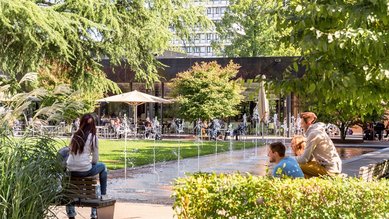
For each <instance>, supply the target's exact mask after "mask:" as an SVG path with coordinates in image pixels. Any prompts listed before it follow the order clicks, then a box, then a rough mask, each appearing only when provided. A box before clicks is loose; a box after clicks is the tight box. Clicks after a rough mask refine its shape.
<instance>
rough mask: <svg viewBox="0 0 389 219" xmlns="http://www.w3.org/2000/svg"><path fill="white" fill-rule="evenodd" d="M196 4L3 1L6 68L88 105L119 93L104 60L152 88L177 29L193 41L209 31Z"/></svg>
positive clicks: (183, 0)
mask: <svg viewBox="0 0 389 219" xmlns="http://www.w3.org/2000/svg"><path fill="white" fill-rule="evenodd" d="M188 3H189V0H178V1H168V0H162V1H154V0H149V1H143V0H134V1H127V0H114V1H112V0H20V1H10V0H0V10H1V12H2V13H1V14H0V44H1V45H2V49H1V50H0V63H1V66H0V70H1V71H2V72H3V73H5V74H6V75H7V76H8V77H9V78H10V81H15V82H16V81H18V80H19V79H20V78H22V77H23V75H24V74H26V73H28V72H37V73H38V74H39V76H40V77H39V83H38V84H35V88H36V87H41V86H44V87H46V88H49V89H56V88H55V87H57V86H62V85H63V84H68V85H70V88H71V89H72V90H74V91H75V92H80V93H81V95H79V97H80V98H81V100H83V102H84V104H85V107H86V108H87V109H89V110H92V109H94V105H95V100H96V99H98V98H101V97H102V96H103V95H104V94H105V93H107V92H109V91H111V92H116V93H117V92H119V88H118V86H117V85H116V84H115V83H114V82H112V81H110V80H108V79H107V78H106V75H105V73H104V72H103V71H102V66H101V64H100V61H101V60H102V59H103V58H109V59H110V62H111V64H113V65H116V64H120V63H122V62H124V63H125V64H126V65H128V66H129V67H130V68H131V69H132V70H133V71H134V72H135V76H136V79H138V80H139V81H144V82H146V83H147V84H148V85H152V84H153V83H154V82H155V81H157V80H158V79H159V78H158V77H159V76H158V74H157V69H158V68H159V67H161V64H160V63H159V62H158V61H157V60H156V59H155V55H156V54H161V53H162V52H163V51H164V50H166V49H167V48H169V42H170V39H171V38H172V35H173V33H172V32H171V28H174V29H175V31H176V32H177V34H178V35H180V36H187V33H188V29H191V27H194V26H195V25H200V26H206V25H207V24H208V20H207V19H206V17H205V16H204V15H203V14H202V12H203V11H202V10H198V9H197V8H196V7H192V6H188Z"/></svg>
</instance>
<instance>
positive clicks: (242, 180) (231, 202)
mask: <svg viewBox="0 0 389 219" xmlns="http://www.w3.org/2000/svg"><path fill="white" fill-rule="evenodd" d="M173 197H174V198H175V202H174V205H173V208H174V210H175V212H176V214H177V216H178V218H388V217H389V181H388V180H381V181H374V182H364V181H362V180H360V179H357V178H324V179H323V178H312V179H278V178H269V177H257V176H252V175H241V174H238V173H236V174H231V175H226V174H220V175H217V174H205V173H199V174H194V175H192V176H189V177H187V178H181V179H178V180H177V181H176V184H175V186H174V192H173Z"/></svg>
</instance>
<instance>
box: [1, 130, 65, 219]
mask: <svg viewBox="0 0 389 219" xmlns="http://www.w3.org/2000/svg"><path fill="white" fill-rule="evenodd" d="M54 146H55V142H54V141H53V140H51V139H48V138H22V139H11V138H7V137H5V136H0V218H1V219H21V218H26V219H34V218H39V219H41V218H47V217H50V216H54V215H53V214H51V212H50V211H49V207H50V205H53V203H54V200H56V199H57V196H58V191H59V186H60V182H61V181H60V179H61V177H62V174H64V171H63V168H62V167H61V166H60V164H59V162H58V160H57V158H58V157H57V154H56V149H55V147H54Z"/></svg>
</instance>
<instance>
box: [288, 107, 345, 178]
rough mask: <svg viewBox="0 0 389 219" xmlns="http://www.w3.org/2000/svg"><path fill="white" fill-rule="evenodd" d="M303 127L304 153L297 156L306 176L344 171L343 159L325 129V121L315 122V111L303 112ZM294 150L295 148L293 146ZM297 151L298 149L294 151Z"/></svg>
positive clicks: (334, 173)
mask: <svg viewBox="0 0 389 219" xmlns="http://www.w3.org/2000/svg"><path fill="white" fill-rule="evenodd" d="M300 117H301V128H302V129H303V130H304V132H305V136H306V147H305V150H304V153H303V154H302V155H300V156H297V157H296V160H297V162H298V163H299V164H300V167H301V169H302V171H303V173H304V175H305V177H306V178H310V177H313V176H324V175H331V176H333V175H336V174H339V173H341V171H342V161H341V159H340V157H339V154H338V152H337V151H336V148H335V145H334V143H333V142H332V140H331V138H330V137H329V136H328V135H327V133H326V131H325V125H324V124H323V123H315V122H316V119H317V117H316V115H315V113H313V112H304V113H301V115H300ZM292 150H294V148H293V147H292ZM293 152H294V153H296V151H293Z"/></svg>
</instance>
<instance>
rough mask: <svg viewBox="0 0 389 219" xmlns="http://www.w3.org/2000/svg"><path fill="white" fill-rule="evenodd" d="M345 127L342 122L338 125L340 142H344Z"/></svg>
mask: <svg viewBox="0 0 389 219" xmlns="http://www.w3.org/2000/svg"><path fill="white" fill-rule="evenodd" d="M347 128H348V127H347V126H346V124H345V123H344V122H341V123H340V128H339V129H340V139H341V140H342V141H344V140H346V133H347Z"/></svg>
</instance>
